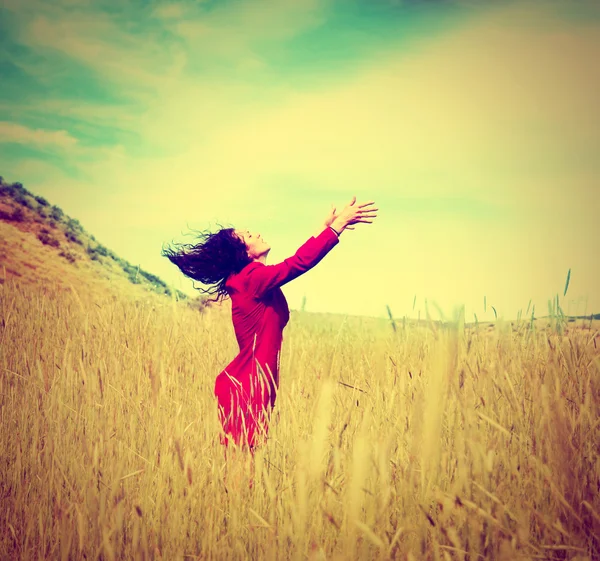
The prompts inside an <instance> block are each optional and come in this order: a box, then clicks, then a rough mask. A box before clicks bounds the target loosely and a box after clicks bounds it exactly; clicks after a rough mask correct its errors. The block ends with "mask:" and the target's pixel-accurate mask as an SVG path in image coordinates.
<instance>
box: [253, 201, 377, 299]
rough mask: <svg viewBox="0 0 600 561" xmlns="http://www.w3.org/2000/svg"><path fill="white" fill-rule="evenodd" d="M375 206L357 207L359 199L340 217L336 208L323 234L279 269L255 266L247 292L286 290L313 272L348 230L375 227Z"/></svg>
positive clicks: (369, 204)
mask: <svg viewBox="0 0 600 561" xmlns="http://www.w3.org/2000/svg"><path fill="white" fill-rule="evenodd" d="M374 204H375V203H374V202H373V201H370V202H368V203H362V204H356V197H352V200H351V201H350V203H349V204H347V205H346V206H345V207H344V209H343V210H342V211H341V212H340V213H339V214H336V213H335V207H333V208H332V210H331V212H330V214H329V215H328V216H327V218H326V219H325V223H324V229H323V230H322V231H321V233H319V234H317V235H316V236H313V237H312V238H310V239H309V240H308V241H306V242H305V243H304V244H303V245H302V246H301V247H300V248H299V249H298V251H296V253H295V254H294V255H293V256H292V257H288V258H287V259H285V260H284V261H283V262H281V263H278V264H277V265H265V264H263V263H257V264H253V265H252V266H251V267H250V268H249V270H248V284H247V288H248V290H249V291H250V292H252V293H253V294H254V295H255V296H256V297H257V298H260V297H261V296H262V295H263V294H264V293H265V292H267V291H268V290H271V289H272V288H275V287H278V286H282V285H284V284H286V283H288V282H290V281H291V280H294V279H295V278H297V277H299V276H300V275H301V274H303V273H306V271H308V270H309V269H312V268H313V267H314V266H315V265H316V264H317V263H318V262H319V261H321V259H323V257H325V255H327V254H328V253H329V252H330V251H331V249H332V248H333V247H334V246H335V245H336V244H337V243H338V237H339V235H340V234H341V233H342V232H343V231H344V230H345V229H350V230H353V229H354V228H353V227H352V226H353V225H355V224H359V223H365V224H371V222H372V220H370V219H373V218H375V217H376V216H377V214H375V213H376V211H377V210H378V209H376V208H374V207H373V205H374Z"/></svg>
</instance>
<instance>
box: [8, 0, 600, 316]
mask: <svg viewBox="0 0 600 561" xmlns="http://www.w3.org/2000/svg"><path fill="white" fill-rule="evenodd" d="M598 60H600V9H599V8H598V5H597V3H595V2H591V1H590V2H585V1H582V2H577V3H574V2H552V1H544V2H542V1H533V2H523V1H519V2H495V3H491V2H477V1H462V2H460V1H450V0H447V1H437V2H436V1H431V0H430V1H416V0H414V1H395V2H393V1H378V0H369V1H352V2H350V1H347V2H322V1H304V0H293V1H292V0H289V1H279V2H272V1H271V2H267V1H259V2H255V1H243V2H240V1H226V2H223V1H214V2H213V1H202V2H171V3H168V2H147V1H141V0H139V1H131V2H128V1H125V2H124V1H119V2H113V1H110V2H109V1H93V2H92V1H91V0H89V1H82V0H77V1H76V0H59V1H55V2H42V1H29V0H18V1H17V0H4V2H3V4H2V7H1V8H0V70H1V75H2V87H0V164H1V166H0V173H1V174H2V175H3V176H4V177H5V178H7V179H9V180H12V181H21V182H22V183H23V184H24V185H25V186H26V187H27V188H28V189H29V190H30V191H32V192H34V193H36V194H41V195H43V196H45V197H47V198H48V199H50V200H51V201H52V202H54V203H56V204H58V205H59V206H61V207H62V208H63V209H64V210H65V211H66V212H67V213H68V214H70V215H72V216H74V217H76V218H78V219H79V220H80V221H81V222H82V223H83V224H84V226H85V227H86V228H87V229H88V230H89V231H90V232H92V233H93V234H94V235H95V236H96V237H97V238H98V239H100V240H101V241H102V242H103V243H104V244H105V245H107V246H109V247H111V248H112V249H114V250H115V251H116V252H117V253H119V254H120V255H122V256H123V257H125V258H127V259H128V260H130V261H132V262H134V263H140V264H141V266H142V267H143V268H145V269H147V270H150V271H152V272H154V273H156V274H158V275H160V276H162V277H163V278H164V279H165V280H167V281H169V282H172V283H173V284H175V285H176V286H178V287H179V288H182V289H187V287H189V286H190V284H189V283H188V281H187V280H185V279H184V278H183V277H182V276H181V275H180V274H179V273H178V272H177V270H176V269H174V267H173V266H172V265H171V264H170V263H169V262H167V261H166V259H164V258H162V257H161V256H160V250H161V246H162V244H163V243H164V242H169V241H171V240H173V239H179V240H181V239H184V238H183V237H182V235H181V234H182V232H185V231H186V230H187V226H190V227H194V228H206V227H208V226H214V225H215V223H216V222H221V223H225V224H233V225H235V226H237V227H240V228H249V229H251V230H255V231H257V232H260V233H262V235H263V237H264V238H265V239H267V240H268V241H269V242H270V244H271V246H272V248H273V249H272V251H271V254H270V257H269V262H271V263H274V262H277V261H280V260H282V259H283V258H285V257H287V256H288V255H290V254H291V253H293V252H294V251H295V249H296V248H297V247H298V246H299V245H300V244H301V243H302V242H303V241H305V240H306V239H307V237H309V236H310V235H311V234H312V233H313V232H314V231H315V229H316V228H317V227H318V226H319V223H320V222H321V221H322V219H323V218H324V216H325V215H326V214H327V211H328V209H329V205H330V204H331V203H336V204H337V205H338V206H339V207H341V206H342V205H343V204H344V203H345V202H346V201H347V200H348V199H350V197H351V196H352V195H354V194H356V195H357V196H358V198H359V200H368V199H374V200H376V202H377V203H378V206H379V208H380V216H379V218H378V221H377V223H376V224H375V225H373V226H365V227H363V228H360V229H357V230H355V231H354V232H347V233H345V234H344V235H343V237H342V239H341V243H340V245H339V246H338V247H337V248H336V249H335V250H334V252H332V254H331V255H329V256H328V257H327V259H326V260H325V261H323V263H322V264H321V265H319V266H318V267H317V268H316V269H315V270H314V271H311V273H309V274H307V275H306V276H305V277H303V278H301V279H298V280H297V281H294V283H292V284H290V285H289V286H288V287H286V289H285V292H286V295H287V296H288V300H289V302H290V306H291V307H297V306H299V304H300V302H301V299H302V296H303V295H304V294H306V297H307V308H308V309H309V310H315V311H333V312H348V313H366V314H372V315H381V314H384V313H385V305H386V304H389V305H390V306H391V308H392V310H393V311H394V312H395V313H396V314H398V315H402V314H403V313H407V314H409V315H416V313H417V310H419V309H421V310H422V312H424V305H423V302H424V298H428V299H429V301H430V302H432V301H437V302H438V303H439V304H440V306H441V307H442V309H444V310H445V311H447V312H450V311H451V310H452V308H453V306H454V305H456V304H460V303H464V304H466V306H467V316H468V319H472V318H473V312H475V313H477V315H478V316H479V318H485V317H488V318H489V317H492V315H491V314H492V312H491V311H490V306H491V305H494V306H495V307H496V309H497V310H498V312H499V313H500V314H501V315H503V316H504V317H506V318H514V317H515V316H516V313H517V311H518V310H519V309H521V308H523V309H525V308H526V307H527V303H528V301H529V299H530V298H532V299H533V301H534V303H535V304H536V309H537V310H538V311H542V312H543V313H545V312H546V310H547V299H548V298H550V297H552V296H553V295H555V294H556V293H557V292H562V289H563V287H564V280H565V277H566V272H567V270H568V269H569V268H572V275H571V284H570V288H569V294H568V297H567V298H566V300H565V303H564V307H565V309H567V307H568V305H569V301H570V300H572V302H571V308H570V310H571V312H576V311H577V310H578V311H579V313H583V311H584V307H583V304H582V303H581V302H583V298H585V297H587V298H588V299H589V300H588V312H589V311H591V310H593V311H600V298H599V294H598V288H597V287H598V285H599V283H598V265H597V261H598V260H597V257H596V253H597V250H596V249H595V245H596V243H597V240H598V239H600V235H599V234H600V227H599V224H600V221H599V220H598V218H597V217H598V209H599V208H600V195H599V192H600V185H599V177H600V174H599V171H600V164H599V162H600V112H599V111H598V101H597V100H598V99H599V97H600V65H598V64H597V61H598ZM415 294H416V295H417V305H416V307H415V311H414V312H413V310H412V305H413V298H414V295H415ZM484 295H487V302H488V313H487V314H485V313H484V311H483V296H484ZM578 302H579V303H578ZM577 306H579V308H577Z"/></svg>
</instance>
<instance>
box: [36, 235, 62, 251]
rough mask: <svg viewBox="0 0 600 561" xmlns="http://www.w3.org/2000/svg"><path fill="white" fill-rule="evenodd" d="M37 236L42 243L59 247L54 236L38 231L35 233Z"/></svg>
mask: <svg viewBox="0 0 600 561" xmlns="http://www.w3.org/2000/svg"><path fill="white" fill-rule="evenodd" d="M37 237H38V239H39V240H40V241H41V242H42V243H43V244H44V245H49V246H52V247H60V242H59V241H58V240H57V239H56V238H53V237H52V236H50V235H49V234H45V233H44V232H40V233H39V234H38V235H37Z"/></svg>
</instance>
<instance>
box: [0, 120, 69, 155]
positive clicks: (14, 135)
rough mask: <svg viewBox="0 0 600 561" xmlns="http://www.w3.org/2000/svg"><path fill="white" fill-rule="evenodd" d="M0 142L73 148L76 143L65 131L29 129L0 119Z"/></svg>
mask: <svg viewBox="0 0 600 561" xmlns="http://www.w3.org/2000/svg"><path fill="white" fill-rule="evenodd" d="M0 142H11V143H16V144H25V145H31V144H32V145H34V146H37V147H44V148H47V147H54V148H62V149H67V148H73V147H74V146H76V145H77V139H76V138H73V137H72V136H71V135H70V134H69V133H68V132H67V131H64V130H58V131H51V130H43V129H30V128H28V127H25V126H23V125H19V124H18V123H9V122H6V121H0Z"/></svg>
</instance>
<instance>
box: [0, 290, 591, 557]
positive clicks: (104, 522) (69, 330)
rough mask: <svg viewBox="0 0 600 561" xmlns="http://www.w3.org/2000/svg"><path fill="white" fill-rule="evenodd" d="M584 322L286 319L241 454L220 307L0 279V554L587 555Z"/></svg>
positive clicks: (231, 345) (227, 334)
mask: <svg viewBox="0 0 600 561" xmlns="http://www.w3.org/2000/svg"><path fill="white" fill-rule="evenodd" d="M597 335H598V332H597V331H596V330H595V326H591V325H589V326H586V327H585V328H581V327H580V328H577V329H576V328H574V326H570V329H569V330H568V331H566V332H562V333H560V332H557V331H556V330H552V329H541V328H539V327H537V326H535V325H534V326H533V327H532V325H531V324H530V323H529V322H525V321H524V322H523V323H522V324H519V325H516V326H512V325H511V324H510V323H502V322H499V323H498V324H497V325H496V328H495V329H494V330H493V331H491V332H490V331H488V330H487V329H485V328H484V327H482V326H479V327H478V328H472V327H465V326H464V324H463V323H462V322H461V321H460V318H457V321H456V323H455V324H453V325H450V326H446V327H441V326H440V325H436V324H434V323H432V324H430V325H429V326H427V327H416V326H414V325H412V324H409V325H406V326H403V325H402V324H400V325H398V326H397V328H396V330H394V329H392V327H391V325H390V323H389V322H383V321H382V322H378V321H374V320H373V321H369V320H367V319H364V320H363V319H360V318H343V317H334V316H332V317H331V318H329V319H327V318H320V319H316V316H313V315H311V314H308V313H301V312H293V313H292V318H291V322H290V324H289V325H288V327H287V328H286V331H285V332H284V348H283V352H282V359H281V388H280V392H279V395H278V398H277V405H276V412H275V415H274V418H273V422H272V426H271V431H270V438H269V441H268V443H267V444H266V445H265V446H264V447H263V448H262V449H261V450H259V451H258V452H257V454H256V456H255V458H254V462H253V464H250V463H249V462H248V460H247V457H244V456H243V455H238V456H236V455H233V454H232V455H231V457H229V458H227V459H226V458H225V454H224V450H223V448H222V447H221V445H220V444H219V441H218V434H219V432H218V431H219V423H218V419H217V412H216V404H215V401H214V398H213V384H214V378H215V376H216V375H217V374H218V373H219V372H220V371H221V369H222V368H223V367H224V366H225V365H226V364H227V363H228V362H229V361H230V360H231V358H233V356H234V355H235V354H236V352H237V347H236V343H235V339H234V335H233V328H232V326H231V322H230V318H229V317H228V315H227V311H226V310H219V309H208V310H206V311H205V312H204V313H199V312H198V311H193V310H191V309H190V308H188V307H186V306H185V305H183V304H181V303H177V302H174V301H169V300H168V299H166V298H164V297H158V296H152V295H149V296H148V299H146V300H140V299H138V300H137V301H135V300H131V299H124V298H123V299H121V298H118V297H116V296H109V295H107V297H106V298H105V299H98V297H97V296H94V297H93V298H92V297H91V296H86V295H85V294H82V293H77V292H75V291H74V290H73V291H60V290H57V289H56V290H55V289H53V288H52V287H51V286H47V287H45V288H42V287H37V288H35V287H27V286H24V285H20V284H18V283H16V282H15V281H11V280H10V279H9V280H7V281H6V282H5V283H4V284H3V285H0V341H1V343H0V345H1V346H0V418H1V423H2V425H1V427H2V428H1V429H0V558H2V559H60V560H68V559H73V560H75V559H77V560H79V559H87V560H91V561H94V560H100V559H102V560H113V559H168V560H175V559H267V560H273V561H279V560H285V559H293V560H305V559H308V560H317V559H319V560H320V559H323V560H325V559H328V560H330V559H335V560H352V559H357V560H359V559H360V560H363V559H382V560H383V559H402V560H415V561H417V560H429V559H431V560H438V559H440V560H445V561H446V560H448V561H449V560H461V561H462V560H470V561H476V560H479V559H497V560H511V559H568V560H578V561H583V560H584V559H587V560H590V561H591V560H593V559H600V460H599V454H598V452H599V450H598V449H599V446H600V420H599V419H600V416H599V408H600V349H599V348H598V347H600V340H597ZM250 481H252V485H250V484H249V482H250Z"/></svg>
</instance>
